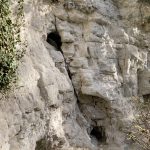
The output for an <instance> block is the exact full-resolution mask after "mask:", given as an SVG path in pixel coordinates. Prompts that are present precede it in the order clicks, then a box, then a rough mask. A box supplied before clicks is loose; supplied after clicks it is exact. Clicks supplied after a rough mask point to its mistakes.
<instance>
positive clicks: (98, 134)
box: [90, 126, 106, 143]
mask: <svg viewBox="0 0 150 150" xmlns="http://www.w3.org/2000/svg"><path fill="white" fill-rule="evenodd" d="M90 136H91V138H95V139H96V140H97V141H98V143H106V133H105V128H104V127H103V126H95V127H93V129H92V130H91V133H90Z"/></svg>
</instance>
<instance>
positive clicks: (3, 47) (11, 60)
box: [0, 0, 23, 90]
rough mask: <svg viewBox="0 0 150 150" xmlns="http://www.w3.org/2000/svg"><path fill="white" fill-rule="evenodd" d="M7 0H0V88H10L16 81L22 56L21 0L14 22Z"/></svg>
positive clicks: (21, 0)
mask: <svg viewBox="0 0 150 150" xmlns="http://www.w3.org/2000/svg"><path fill="white" fill-rule="evenodd" d="M9 2H10V1H9V0H0V4H1V5H0V90H6V89H8V88H10V86H11V84H12V83H13V82H15V81H16V79H17V77H16V70H17V68H18V62H19V60H20V59H21V58H22V56H23V49H21V40H20V28H21V23H22V18H23V0H19V1H18V12H17V16H16V19H15V20H16V23H14V22H13V21H12V19H11V11H10V7H9V6H10V4H9Z"/></svg>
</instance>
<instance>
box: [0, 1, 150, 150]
mask: <svg viewBox="0 0 150 150" xmlns="http://www.w3.org/2000/svg"><path fill="white" fill-rule="evenodd" d="M139 5H140V4H139V3H138V2H137V1H134V2H131V1H130V0H120V1H119V2H118V1H111V0H107V1H105V0H104V1H103V0H95V1H92V0H91V1H90V0H89V1H79V0H78V1H75V2H69V1H66V2H64V1H61V2H60V3H57V2H56V3H52V1H48V0H38V1H37V0H26V1H25V2H24V13H25V28H24V30H23V31H22V37H24V38H25V39H26V41H27V52H26V55H25V56H24V58H23V60H22V63H21V64H20V67H19V71H18V72H19V82H18V87H17V88H16V89H15V90H14V91H13V92H11V93H9V94H8V95H7V97H5V99H4V98H2V99H1V101H0V150H53V149H54V150H131V149H132V150H134V149H135V150H138V149H140V148H139V147H135V145H133V144H132V143H129V142H127V141H126V134H125V133H124V128H125V127H126V126H127V125H128V124H130V122H131V121H132V119H133V112H134V109H133V108H132V107H131V104H130V102H131V101H130V100H131V97H132V96H139V95H140V96H145V95H149V94H150V49H149V47H150V42H149V39H150V36H149V31H150V30H149V29H150V28H149V27H150V24H149V23H148V22H147V23H146V25H145V27H143V28H140V27H139V24H140V21H141V18H140V16H139V15H138V13H139V12H140V10H139V7H138V6H139ZM148 8H149V6H147V5H146V6H144V5H142V10H143V11H142V13H143V15H144V16H148V14H149V15H150V13H149V10H150V9H148ZM145 10H147V11H145ZM133 11H134V13H133ZM131 14H132V16H131ZM138 27H139V28H138ZM54 32H55V33H56V34H57V36H55V37H54V36H52V37H50V39H49V40H47V35H48V34H50V33H54ZM52 35H53V34H52ZM47 41H48V42H47ZM58 41H59V42H61V43H58ZM58 44H59V45H61V47H60V46H59V45H58Z"/></svg>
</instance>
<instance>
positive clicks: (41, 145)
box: [35, 138, 47, 150]
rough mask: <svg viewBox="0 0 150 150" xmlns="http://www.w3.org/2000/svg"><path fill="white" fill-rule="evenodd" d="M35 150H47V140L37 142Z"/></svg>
mask: <svg viewBox="0 0 150 150" xmlns="http://www.w3.org/2000/svg"><path fill="white" fill-rule="evenodd" d="M35 150H47V142H46V140H45V138H44V139H40V140H39V141H37V142H36V147H35Z"/></svg>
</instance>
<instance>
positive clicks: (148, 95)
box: [143, 94, 150, 103]
mask: <svg viewBox="0 0 150 150" xmlns="http://www.w3.org/2000/svg"><path fill="white" fill-rule="evenodd" d="M143 99H144V102H145V103H149V102H150V94H146V95H143Z"/></svg>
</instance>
